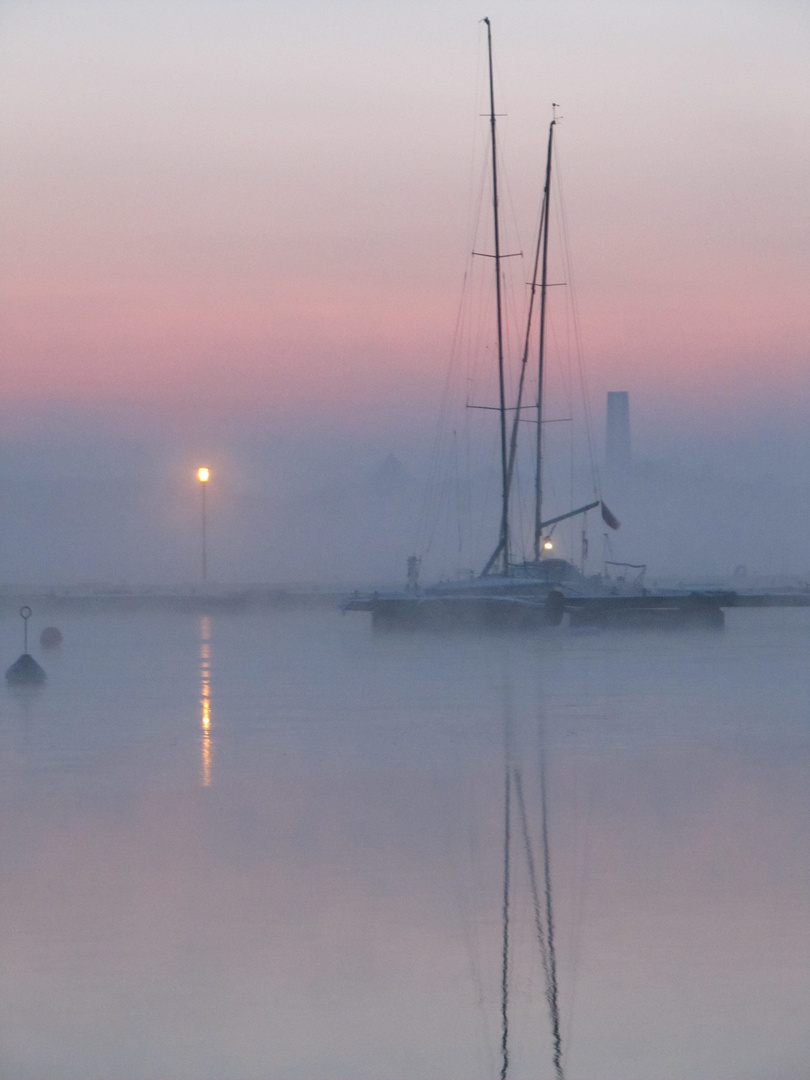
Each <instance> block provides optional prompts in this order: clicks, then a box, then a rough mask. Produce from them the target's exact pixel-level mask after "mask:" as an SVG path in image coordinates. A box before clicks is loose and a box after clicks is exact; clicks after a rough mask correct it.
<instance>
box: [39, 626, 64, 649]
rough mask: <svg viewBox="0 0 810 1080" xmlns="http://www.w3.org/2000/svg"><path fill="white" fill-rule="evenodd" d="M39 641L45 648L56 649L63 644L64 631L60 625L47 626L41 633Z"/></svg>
mask: <svg viewBox="0 0 810 1080" xmlns="http://www.w3.org/2000/svg"><path fill="white" fill-rule="evenodd" d="M39 643H40V645H41V646H42V648H43V649H56V648H58V647H59V646H60V645H61V644H62V631H61V630H60V629H59V627H58V626H46V627H45V629H44V630H43V631H42V633H41V634H40V635H39Z"/></svg>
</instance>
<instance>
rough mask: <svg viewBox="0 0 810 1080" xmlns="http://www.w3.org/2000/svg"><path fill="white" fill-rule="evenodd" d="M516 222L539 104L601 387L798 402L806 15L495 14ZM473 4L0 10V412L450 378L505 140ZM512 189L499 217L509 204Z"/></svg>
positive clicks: (203, 404) (300, 401) (337, 397)
mask: <svg viewBox="0 0 810 1080" xmlns="http://www.w3.org/2000/svg"><path fill="white" fill-rule="evenodd" d="M488 12H489V15H490V17H491V19H492V25H493V35H494V43H495V50H496V52H495V56H496V69H497V93H498V100H499V110H502V111H503V112H504V113H505V114H506V115H505V116H504V117H503V119H502V121H501V122H500V129H499V134H500V140H501V147H502V154H503V158H504V162H505V171H506V175H507V181H506V182H507V183H508V185H509V196H510V201H511V203H512V204H513V206H514V212H513V217H514V220H515V221H516V222H517V224H518V228H519V229H520V236H519V238H518V239H519V240H520V241H521V243H522V246H523V248H524V249H528V248H529V247H530V245H531V240H530V237H531V231H532V229H533V228H534V219H535V216H536V206H537V202H538V197H539V189H540V187H541V183H542V176H541V171H542V156H543V144H544V140H545V129H546V125H547V122H548V116H549V112H550V102H551V101H552V100H555V101H559V102H560V103H561V105H562V109H561V112H562V115H563V117H564V122H563V123H562V124H561V125H560V126H559V131H558V143H559V144H560V150H561V155H560V157H561V161H562V167H563V168H564V179H565V184H566V215H567V220H568V225H569V229H570V233H571V238H572V239H571V246H572V250H573V260H574V269H575V271H576V275H577V281H578V293H577V295H578V306H579V311H580V317H581V322H582V330H583V337H584V343H585V354H586V362H587V366H588V371H589V377H590V381H591V384H592V391H593V393H594V395H595V396H596V398H597V400H600V399H601V397H602V394H603V391H604V389H606V388H609V387H611V386H616V385H622V386H623V387H627V388H628V389H629V390H630V391H631V393H632V394H633V395H634V400H635V401H637V402H644V401H647V402H648V403H649V405H650V407H651V408H652V409H653V411H655V409H656V401H658V402H659V403H660V402H663V401H664V400H666V402H667V403H668V404H669V405H671V404H672V402H673V401H677V403H678V407H679V408H681V409H683V410H684V411H685V413H686V415H687V416H691V417H692V419H693V420H698V419H699V418H700V406H699V405H698V404H697V400H696V399H698V398H700V399H702V400H703V401H705V400H707V399H710V400H711V401H716V400H717V399H718V397H719V396H722V397H723V399H724V400H725V404H726V407H727V408H728V409H729V410H730V412H731V413H735V414H738V415H739V414H740V413H741V412H742V413H743V414H744V413H745V410H746V409H748V408H749V407H750V405H751V402H752V400H755V399H757V398H760V399H765V400H766V401H768V400H770V401H771V403H772V404H773V405H775V406H776V405H779V404H781V403H784V404H785V405H786V406H788V405H789V406H790V408H791V409H796V408H797V406H798V407H799V409H800V411H802V410H804V411H806V410H808V409H810V394H808V392H807V390H806V389H805V383H806V377H805V365H806V360H807V354H808V339H809V338H810V304H808V303H807V296H808V286H810V245H809V244H808V226H810V214H809V212H808V199H807V196H808V191H810V150H808V146H810V141H808V138H807V135H808V124H809V123H810V85H809V84H808V81H807V79H806V74H805V64H806V57H807V55H808V46H810V12H808V10H807V9H806V8H804V7H803V5H801V4H799V3H787V2H784V3H776V4H774V3H773V2H770V0H769V2H767V3H766V2H764V0H763V2H759V0H752V2H750V3H743V4H739V3H730V2H727V0H725V2H717V0H715V2H710V3H701V4H697V3H691V2H687V3H683V2H678V3H675V2H669V3H667V2H664V3H656V4H653V5H651V4H648V3H639V2H624V3H606V2H603V0H594V2H590V3H588V2H582V3H573V4H565V5H563V4H559V3H558V4H545V5H542V4H535V3H529V2H523V0H508V2H499V3H494V4H492V5H490V7H489V8H488ZM481 14H482V12H480V11H478V10H477V9H475V5H471V4H470V3H468V2H460V0H439V2H438V3H432V4H429V5H428V4H415V5H412V4H409V5H404V4H398V3H388V4H382V5H380V4H374V5H372V4H368V3H352V4H347V5H341V6H340V7H339V8H336V7H335V6H334V5H329V4H325V3H308V4H305V5H300V6H295V5H292V4H289V3H275V4H272V3H271V4H259V3H251V2H236V3H227V4H226V3H223V2H220V0H216V2H214V0H209V2H205V3H198V4H194V5H191V4H189V3H180V2H173V3H170V4H160V5H159V4H154V3H151V4H150V3H147V4H139V5H136V6H134V7H133V6H131V5H126V4H122V3H116V2H109V0H105V3H103V4H102V3H98V2H85V3H79V2H73V0H66V2H64V3H60V4H53V3H45V2H36V0H34V2H32V0H26V2H25V3H15V2H13V0H12V2H8V0H7V2H6V3H5V4H4V8H3V12H2V16H0V18H1V19H2V21H1V22H0V41H1V42H2V43H1V44H0V50H2V64H1V65H0V70H2V72H3V74H2V75H0V96H1V97H0V99H1V100H2V102H3V109H2V121H0V125H1V129H2V130H0V138H2V142H3V145H4V147H5V152H4V155H3V164H2V173H1V174H0V185H1V189H2V199H3V204H4V213H3V217H4V221H5V227H4V231H5V242H4V244H3V256H2V277H3V294H4V300H3V305H2V322H3V331H2V336H3V352H4V354H5V356H4V372H5V374H4V377H3V380H2V397H3V399H4V402H5V406H6V408H8V407H9V406H10V405H12V404H13V405H18V406H21V407H26V406H31V405H34V406H36V405H38V404H43V403H54V402H61V403H71V404H75V405H76V406H78V407H81V408H84V407H89V408H98V407H102V408H103V407H104V406H105V405H107V404H109V405H116V404H126V403H135V404H137V405H139V406H142V407H145V408H146V409H147V411H148V410H149V409H155V410H160V409H166V408H168V409H170V410H171V409H172V408H179V409H182V408H183V407H184V406H187V405H188V403H189V402H192V403H194V404H195V406H196V407H198V408H199V410H200V411H201V412H203V413H207V412H212V411H216V410H217V409H220V410H224V411H225V412H226V413H227V414H228V415H229V416H230V417H231V418H232V419H237V420H238V419H239V417H240V416H241V415H242V414H244V415H246V416H247V415H250V416H254V415H256V414H258V415H262V414H267V415H272V416H274V417H275V418H276V419H280V418H282V417H285V416H286V417H288V418H289V417H295V418H296V422H297V420H298V418H300V416H301V415H302V411H303V410H314V412H315V413H326V412H329V411H335V410H336V411H337V412H338V413H339V414H340V413H343V414H345V422H346V423H347V424H349V425H351V424H352V423H353V422H355V421H356V420H357V418H358V414H359V413H360V412H362V411H363V410H364V409H367V408H368V407H369V406H370V405H379V406H380V409H381V410H382V412H383V413H385V412H386V404H385V403H386V402H387V401H390V399H391V398H392V397H398V398H399V401H400V405H401V406H403V407H404V408H405V409H406V411H407V409H408V408H415V407H416V406H417V405H421V404H424V403H425V402H429V401H430V400H432V399H433V398H434V397H435V395H436V391H437V388H438V387H439V386H440V385H441V379H442V376H443V373H444V370H445V367H446V362H447V360H446V358H447V354H448V349H449V344H450V341H451V337H452V331H453V323H454V318H455V312H456V308H457V305H458V297H459V291H460V280H461V276H462V273H463V270H464V264H465V260H466V258H467V255H468V250H467V248H468V245H469V234H470V226H469V221H470V215H471V209H470V207H471V204H472V202H473V198H471V194H470V193H471V191H472V190H473V187H474V184H475V183H476V178H477V176H478V170H479V168H480V162H481V160H482V153H483V150H484V146H485V144H484V140H485V138H486V134H487V132H486V120H485V119H482V118H481V117H480V115H479V114H480V113H481V112H482V111H483V108H484V106H485V100H484V94H485V91H486V86H485V67H484V61H485V52H484V49H485V39H484V36H483V30H482V27H481V26H480V25H479V24H478V20H479V18H480V16H481ZM510 212H511V211H510Z"/></svg>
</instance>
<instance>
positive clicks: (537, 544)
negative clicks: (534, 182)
mask: <svg viewBox="0 0 810 1080" xmlns="http://www.w3.org/2000/svg"><path fill="white" fill-rule="evenodd" d="M552 108H553V106H552ZM556 123H557V119H556V116H555V117H552V120H551V123H550V124H549V126H548V152H547V154H546V184H545V187H544V189H543V208H544V212H543V224H544V228H543V269H542V274H541V279H540V344H539V349H538V361H537V471H536V472H535V478H534V557H535V560H537V559H539V558H540V555H541V552H542V543H543V529H542V522H543V512H542V507H543V346H544V343H545V336H546V293H547V287H548V273H547V271H548V223H549V217H550V214H549V210H550V201H549V196H550V194H551V143H552V139H553V137H554V125H555V124H556Z"/></svg>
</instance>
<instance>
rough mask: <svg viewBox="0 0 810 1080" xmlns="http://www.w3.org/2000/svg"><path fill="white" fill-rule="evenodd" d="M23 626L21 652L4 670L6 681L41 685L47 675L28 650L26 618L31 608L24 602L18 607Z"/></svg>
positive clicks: (13, 684)
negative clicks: (5, 670)
mask: <svg viewBox="0 0 810 1080" xmlns="http://www.w3.org/2000/svg"><path fill="white" fill-rule="evenodd" d="M20 615H21V616H22V621H23V626H24V627H25V629H24V631H23V654H22V656H20V657H18V658H17V659H16V660H15V661H14V663H13V664H12V665H11V667H10V668H9V669H8V671H7V672H6V681H7V682H8V684H9V685H10V686H41V685H42V684H43V683H44V682H45V680H46V679H47V677H48V676H47V675H46V674H45V672H44V670H43V669H42V668H41V667H40V665H39V664H38V663H37V662H36V660H35V659H34V658H33V656H31V654H30V653H29V652H28V620H29V619H30V618H31V608H30V607H29V606H28V605H27V604H24V605H23V606H22V607H21V608H20Z"/></svg>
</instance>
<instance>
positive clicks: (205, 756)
mask: <svg viewBox="0 0 810 1080" xmlns="http://www.w3.org/2000/svg"><path fill="white" fill-rule="evenodd" d="M210 674H211V619H210V617H209V616H208V615H203V616H202V618H201V619H200V680H201V688H200V708H201V710H202V712H201V716H200V725H201V729H202V784H203V787H210V785H211V679H210Z"/></svg>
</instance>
